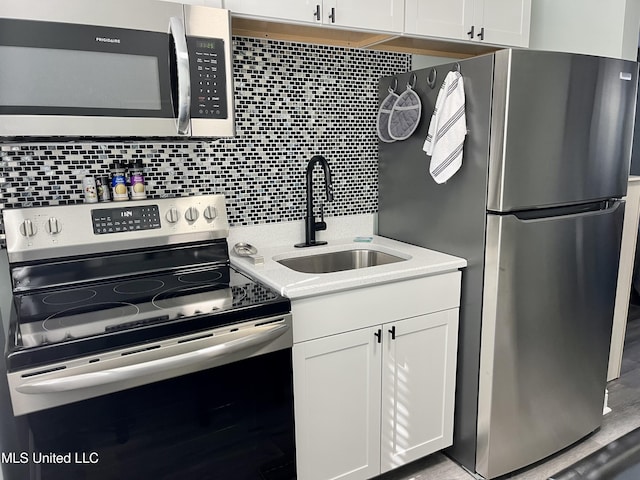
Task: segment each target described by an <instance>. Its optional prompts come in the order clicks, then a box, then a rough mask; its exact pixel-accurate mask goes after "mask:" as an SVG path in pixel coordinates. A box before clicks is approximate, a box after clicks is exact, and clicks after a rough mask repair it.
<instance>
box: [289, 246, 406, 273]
mask: <svg viewBox="0 0 640 480" xmlns="http://www.w3.org/2000/svg"><path fill="white" fill-rule="evenodd" d="M403 260H406V259H404V258H402V257H398V256H396V255H391V254H389V253H385V252H379V251H377V250H365V249H357V250H341V251H338V252H330V253H318V254H315V255H305V256H303V257H289V258H283V259H282V260H277V262H278V263H280V264H282V265H284V266H285V267H288V268H290V269H291V270H295V271H296V272H303V273H331V272H341V271H344V270H353V269H356V268H367V267H375V266H376V265H386V264H388V263H395V262H402V261H403Z"/></svg>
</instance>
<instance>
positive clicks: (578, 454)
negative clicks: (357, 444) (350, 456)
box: [378, 305, 640, 480]
mask: <svg viewBox="0 0 640 480" xmlns="http://www.w3.org/2000/svg"><path fill="white" fill-rule="evenodd" d="M607 389H608V390H609V407H610V408H611V412H610V413H608V414H607V415H605V416H604V418H603V421H602V426H601V427H600V429H599V430H597V431H596V432H595V433H593V434H592V435H590V436H589V437H587V438H586V439H583V440H582V441H580V442H578V443H576V444H574V445H573V446H572V447H569V448H567V449H565V450H563V451H562V452H559V453H557V454H556V455H553V456H551V457H549V458H548V459H546V460H545V461H543V462H540V463H538V464H535V465H533V466H531V467H529V468H526V469H523V470H520V471H518V472H515V473H514V474H511V475H505V476H503V477H501V478H500V480H507V479H508V480H545V479H547V478H548V477H549V476H551V475H553V474H554V473H556V472H558V471H560V470H563V469H564V468H566V467H568V466H570V465H572V464H573V463H575V462H577V461H578V460H580V459H582V458H584V457H586V456H587V455H589V454H591V453H593V452H595V451H596V450H598V449H600V448H602V447H603V446H605V445H606V444H608V443H610V442H612V441H613V440H615V439H617V438H618V437H621V436H622V435H624V434H626V433H628V432H630V431H631V430H633V429H635V428H638V427H640V306H636V305H631V306H630V309H629V321H628V323H627V332H626V336H625V347H624V350H623V355H622V371H621V375H620V378H618V379H616V380H613V381H611V382H609V384H608V386H607ZM474 478H475V477H474V476H473V475H471V474H470V473H469V472H467V471H466V470H464V469H463V468H462V467H460V466H459V465H458V464H456V463H455V462H453V461H452V460H451V459H449V458H448V457H446V456H445V455H443V454H441V453H436V454H433V455H430V456H428V457H426V458H424V459H421V460H418V461H416V462H413V463H412V464H410V465H406V466H405V467H402V468H400V469H398V470H395V471H393V472H390V473H388V474H385V475H382V476H380V477H378V480H473V479H474Z"/></svg>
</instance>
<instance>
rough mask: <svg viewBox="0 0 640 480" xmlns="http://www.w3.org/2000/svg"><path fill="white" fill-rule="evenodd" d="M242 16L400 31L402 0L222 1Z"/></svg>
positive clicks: (401, 25)
mask: <svg viewBox="0 0 640 480" xmlns="http://www.w3.org/2000/svg"><path fill="white" fill-rule="evenodd" d="M223 6H224V8H227V9H229V10H231V13H232V14H237V15H242V16H244V17H253V18H263V19H265V20H274V21H283V22H291V23H306V24H316V25H326V26H335V27H348V28H354V29H363V30H376V31H390V32H398V33H399V32H402V29H403V23H404V0H324V1H323V0H313V1H311V0H277V1H273V2H265V1H264V0H224V2H223Z"/></svg>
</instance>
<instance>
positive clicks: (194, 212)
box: [184, 207, 200, 222]
mask: <svg viewBox="0 0 640 480" xmlns="http://www.w3.org/2000/svg"><path fill="white" fill-rule="evenodd" d="M199 216H200V214H199V213H198V209H197V208H196V207H189V208H187V211H186V212H184V218H186V219H187V221H188V222H195V221H196V220H197V219H198V217H199Z"/></svg>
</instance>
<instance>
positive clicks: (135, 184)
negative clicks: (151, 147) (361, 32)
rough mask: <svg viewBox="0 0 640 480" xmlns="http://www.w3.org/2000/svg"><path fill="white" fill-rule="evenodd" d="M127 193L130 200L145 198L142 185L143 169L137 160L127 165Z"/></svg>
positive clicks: (140, 161)
mask: <svg viewBox="0 0 640 480" xmlns="http://www.w3.org/2000/svg"><path fill="white" fill-rule="evenodd" d="M129 182H130V185H129V189H130V190H129V191H130V192H131V199H132V200H140V199H142V198H147V194H146V192H145V185H144V168H143V166H142V160H140V159H138V160H136V161H135V162H134V163H131V165H129Z"/></svg>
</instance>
